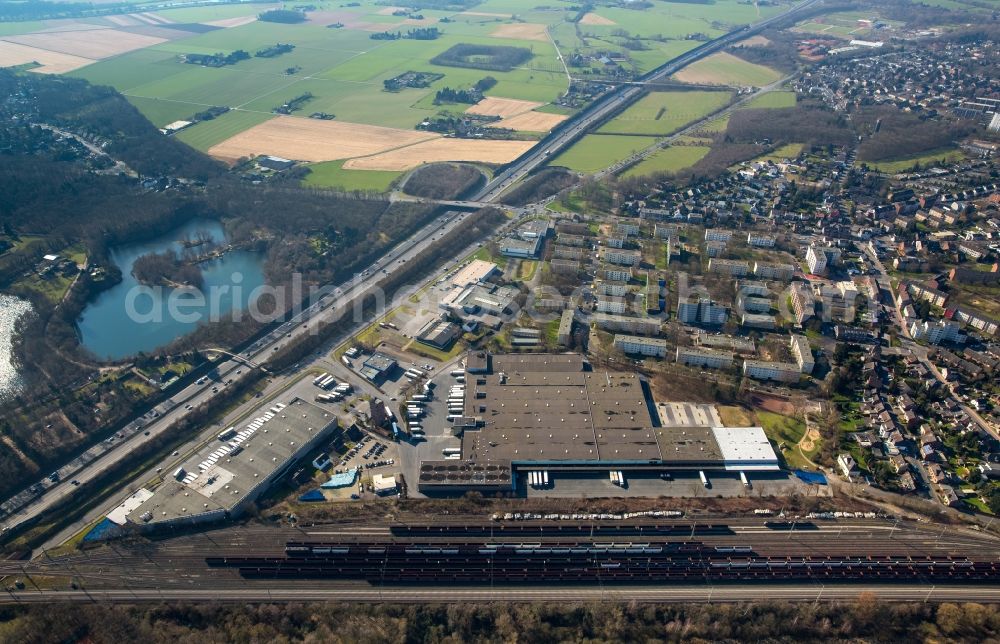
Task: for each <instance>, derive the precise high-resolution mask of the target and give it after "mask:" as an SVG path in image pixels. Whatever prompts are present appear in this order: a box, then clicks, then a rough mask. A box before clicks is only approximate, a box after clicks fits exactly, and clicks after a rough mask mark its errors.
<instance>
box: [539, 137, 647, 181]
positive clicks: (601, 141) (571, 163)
mask: <svg viewBox="0 0 1000 644" xmlns="http://www.w3.org/2000/svg"><path fill="white" fill-rule="evenodd" d="M655 141H656V139H655V138H654V137H651V136H611V135H606V134H588V135H587V136H585V137H583V138H582V139H580V140H579V141H577V142H576V143H574V144H573V146H572V147H571V148H570V149H568V150H566V151H565V152H563V153H562V154H560V155H559V156H557V157H556V158H555V159H553V160H552V162H551V163H550V165H554V166H563V167H566V168H569V169H570V170H576V171H577V172H597V171H598V170H603V169H604V168H606V167H608V166H609V165H611V164H613V163H615V162H616V161H621V160H622V159H624V158H626V157H628V156H629V155H631V154H633V153H635V152H638V151H639V150H642V149H644V148H648V147H649V146H651V145H652V144H653V142H655Z"/></svg>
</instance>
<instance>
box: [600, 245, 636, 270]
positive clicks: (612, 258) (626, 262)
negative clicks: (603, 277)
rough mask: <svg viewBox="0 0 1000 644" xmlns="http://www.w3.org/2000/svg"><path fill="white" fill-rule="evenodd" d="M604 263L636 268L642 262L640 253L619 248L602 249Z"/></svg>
mask: <svg viewBox="0 0 1000 644" xmlns="http://www.w3.org/2000/svg"><path fill="white" fill-rule="evenodd" d="M603 258H604V261H606V262H608V263H609V264H616V265H618V266H638V265H639V262H641V261H642V253H641V252H639V251H637V250H627V249H620V248H604V249H603Z"/></svg>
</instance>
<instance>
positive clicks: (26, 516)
mask: <svg viewBox="0 0 1000 644" xmlns="http://www.w3.org/2000/svg"><path fill="white" fill-rule="evenodd" d="M822 1H823V0H805V1H804V2H801V3H799V4H798V5H796V6H795V7H793V8H792V9H790V10H789V11H787V12H785V13H782V14H780V15H777V16H774V17H772V18H769V19H767V20H764V21H762V22H760V23H757V24H755V25H753V26H751V27H747V28H741V29H739V30H736V31H734V32H731V33H729V34H727V35H725V36H722V37H720V38H718V39H716V40H713V41H710V42H708V43H705V44H703V45H701V46H699V47H697V48H695V49H693V50H691V51H689V52H687V53H685V54H682V55H681V56H679V57H677V58H675V59H673V60H671V61H669V62H667V63H665V64H664V65H662V66H661V67H659V68H657V69H655V70H653V71H652V72H650V73H649V74H647V75H646V76H644V77H643V78H642V79H641V80H643V81H646V82H652V81H656V80H659V79H662V78H665V77H667V76H669V75H671V74H673V73H675V72H677V71H678V70H680V69H682V68H683V67H685V66H687V65H690V64H691V63H693V62H695V61H697V60H700V59H701V58H704V57H705V56H708V55H710V54H712V53H714V52H716V51H718V50H720V49H722V48H724V47H726V46H727V45H729V44H732V43H733V42H737V41H739V40H742V39H744V38H747V37H749V36H750V35H753V34H754V33H757V32H759V31H761V30H763V29H765V28H767V27H769V26H771V25H772V24H774V23H776V22H778V21H782V20H786V19H788V18H789V17H790V16H793V15H796V14H798V13H802V12H804V11H806V10H807V9H809V8H811V7H813V6H814V5H817V4H819V3H821V2H822ZM643 91H644V90H643V88H642V87H641V86H636V85H625V86H622V87H620V88H618V89H616V90H614V91H612V92H610V93H609V94H607V95H605V96H604V97H603V98H601V99H599V100H598V101H597V102H596V103H594V104H593V105H591V106H590V107H588V108H587V109H585V110H584V111H583V112H581V113H580V114H578V115H577V116H575V117H574V118H573V119H571V120H570V121H567V123H568V125H566V126H564V127H563V128H561V129H559V130H557V131H555V132H554V133H553V134H551V135H549V136H548V137H546V138H545V139H543V140H542V141H541V142H540V143H539V145H537V146H535V147H534V148H533V149H532V151H531V152H529V153H527V154H526V155H525V156H523V157H522V158H521V159H519V160H517V161H515V162H514V163H513V164H512V165H511V166H509V167H508V168H506V169H504V170H503V171H502V172H500V173H498V174H497V175H496V177H495V178H494V179H493V180H492V181H490V182H489V183H488V184H487V185H486V186H485V187H483V188H482V189H481V190H480V191H479V193H477V194H476V195H473V196H472V197H470V198H469V199H467V200H465V201H460V202H455V206H456V207H464V208H470V207H474V206H479V205H484V204H487V203H492V202H496V201H497V200H498V199H499V197H500V195H501V194H502V193H503V192H504V191H505V190H506V189H508V188H509V187H510V186H511V185H512V184H513V183H515V182H516V181H518V180H519V179H521V178H523V177H524V176H526V175H527V174H528V173H530V172H531V171H533V170H534V169H535V168H537V167H539V166H540V165H542V164H544V163H545V162H547V161H548V160H549V159H550V158H551V157H553V156H555V155H556V154H558V153H559V152H560V151H562V150H563V149H565V148H566V147H568V146H569V145H571V144H572V143H573V142H575V141H576V139H577V138H578V137H579V136H580V135H582V134H583V133H584V132H586V131H588V130H589V129H590V128H592V127H594V126H596V125H599V124H600V123H601V122H603V120H604V119H605V118H607V117H608V116H610V115H611V114H613V113H615V112H616V111H618V110H620V109H623V108H624V107H626V106H627V105H629V104H630V103H631V102H633V101H635V100H636V99H638V98H639V97H640V96H641V95H642V93H643ZM527 211H528V209H522V212H527ZM469 216H471V215H470V214H469V213H468V212H460V211H448V212H445V213H444V214H442V215H440V216H438V217H436V218H435V219H434V220H433V221H432V222H430V223H429V224H427V225H425V226H424V227H423V228H422V229H420V230H419V231H418V232H417V233H416V234H414V235H413V236H412V237H410V238H409V239H407V240H406V241H404V242H401V243H400V244H399V245H397V246H396V247H395V248H393V249H392V250H390V251H389V252H388V253H387V254H386V255H385V256H383V257H382V258H380V259H379V260H378V261H377V262H376V263H375V264H373V265H372V266H371V267H370V268H368V269H366V270H365V271H363V272H361V273H358V274H356V275H355V276H354V278H353V279H351V280H349V281H348V282H345V283H343V284H340V285H327V286H325V287H324V288H323V289H321V290H320V291H319V292H318V293H317V294H316V297H315V298H313V299H312V300H311V301H310V302H309V303H308V304H307V306H305V308H303V309H302V310H300V311H298V312H297V313H295V314H294V315H292V317H291V318H290V319H288V320H287V321H285V322H284V323H282V324H281V325H279V326H278V327H276V328H274V329H273V330H271V331H270V332H269V333H268V334H267V335H265V336H264V337H262V338H260V339H259V340H257V341H256V342H255V343H254V344H253V345H252V346H251V347H250V348H249V349H247V350H245V351H243V352H242V359H241V358H229V359H227V360H225V361H223V362H221V363H220V364H218V365H217V367H216V369H215V373H214V374H213V378H209V379H208V380H205V381H202V382H193V383H191V384H189V385H188V386H187V387H185V388H184V389H183V390H182V391H180V392H179V393H177V394H174V395H173V396H171V398H170V399H169V400H167V401H165V402H163V403H160V404H159V405H157V406H156V407H155V408H154V409H152V410H150V411H149V412H148V413H147V414H145V415H143V416H140V417H137V418H135V419H134V420H133V421H132V422H131V423H129V424H128V425H127V426H126V427H125V428H124V429H122V430H121V431H120V432H118V433H117V434H116V435H115V436H112V437H110V438H109V439H108V440H107V441H106V442H105V444H102V445H100V446H97V447H95V448H92V449H91V450H89V451H88V454H87V456H86V457H85V458H82V459H81V458H78V459H76V460H75V461H74V462H72V463H70V464H67V465H66V466H63V467H62V468H60V469H59V470H57V471H56V472H54V473H53V476H50V477H46V478H43V479H42V480H40V481H38V482H37V483H35V484H34V485H32V486H30V487H29V488H27V489H25V490H23V491H22V492H20V493H19V494H17V495H15V496H14V497H12V498H11V499H8V500H7V501H6V502H4V503H3V504H0V531H2V532H6V531H8V530H11V529H14V528H16V527H19V526H21V525H22V524H24V523H25V522H30V521H33V520H35V519H36V518H37V517H38V516H39V515H41V514H42V513H44V512H45V511H46V510H48V509H49V508H51V507H53V506H54V505H55V504H57V503H59V502H60V501H62V500H63V499H65V498H67V497H69V496H72V495H73V494H74V493H75V492H76V491H77V490H78V488H79V486H81V485H83V484H85V483H87V482H88V481H91V480H93V479H95V478H97V477H99V476H100V475H101V474H103V473H104V472H105V471H107V470H108V469H109V468H110V467H112V466H113V465H115V464H116V463H118V462H119V461H120V460H121V459H123V458H126V457H127V456H128V455H129V454H130V453H132V452H133V451H134V450H136V449H137V448H138V447H140V446H141V445H142V444H143V443H144V442H146V441H151V440H153V439H155V438H157V437H158V436H160V435H162V434H163V432H165V431H166V430H167V429H168V428H169V427H170V426H171V425H172V424H173V423H174V422H175V421H177V420H178V419H180V418H183V417H184V416H186V415H188V414H189V413H190V412H191V411H192V410H194V409H196V408H197V407H198V406H199V405H201V404H203V403H205V402H207V401H209V400H210V399H211V397H212V396H213V395H215V393H216V391H213V387H219V386H226V385H229V384H231V383H232V382H234V381H235V380H238V379H240V378H242V377H246V376H247V375H248V373H249V371H250V369H252V368H253V367H251V366H249V365H248V362H249V363H254V364H260V365H265V366H266V363H267V361H268V359H269V358H270V356H271V355H273V354H274V352H276V351H277V350H278V349H280V348H281V347H282V346H283V345H284V344H286V343H289V342H293V341H294V340H295V339H297V338H298V337H301V336H302V335H304V334H307V333H311V332H314V331H315V329H316V328H317V326H318V325H319V324H320V323H321V322H324V321H329V320H331V319H337V317H339V316H340V315H343V314H344V313H347V312H350V311H352V307H354V306H355V304H356V303H360V302H361V301H363V299H364V298H365V297H366V296H367V295H369V294H370V293H372V292H374V291H375V290H376V288H377V287H378V284H379V282H380V281H381V280H382V279H384V278H386V277H387V276H390V275H392V274H393V273H394V272H396V271H397V270H399V269H400V268H401V267H402V266H403V264H404V263H405V262H406V261H407V260H409V259H412V258H413V257H416V256H417V255H419V254H420V253H421V252H422V251H423V250H425V249H426V248H428V247H429V246H430V245H431V244H432V243H433V242H434V241H435V240H436V239H438V238H440V236H441V235H443V234H445V233H446V232H448V231H450V230H451V229H452V228H454V227H455V226H456V225H458V224H459V223H461V222H462V221H464V220H465V218H466V217H469ZM448 261H451V258H443V260H442V263H445V262H448ZM366 325H367V322H364V321H360V320H359V322H358V324H357V328H355V329H352V330H351V331H350V332H349V333H345V334H344V335H345V337H349V336H350V335H351V333H354V332H356V331H358V330H361V329H362V328H364V326H366ZM282 377H283V378H288V377H290V376H288V375H286V376H282ZM251 404H252V403H251Z"/></svg>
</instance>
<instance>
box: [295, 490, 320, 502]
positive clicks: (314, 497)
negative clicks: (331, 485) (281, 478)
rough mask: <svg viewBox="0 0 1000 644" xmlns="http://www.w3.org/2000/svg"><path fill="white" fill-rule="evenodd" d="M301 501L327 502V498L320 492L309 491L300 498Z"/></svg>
mask: <svg viewBox="0 0 1000 644" xmlns="http://www.w3.org/2000/svg"><path fill="white" fill-rule="evenodd" d="M299 501H302V502H307V501H326V497H325V496H323V493H322V492H320V491H319V490H309V491H308V492H306V493H305V494H303V495H302V496H300V497H299Z"/></svg>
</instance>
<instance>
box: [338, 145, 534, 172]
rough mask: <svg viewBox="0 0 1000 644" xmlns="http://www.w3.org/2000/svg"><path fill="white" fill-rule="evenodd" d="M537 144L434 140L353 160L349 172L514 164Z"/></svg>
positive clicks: (349, 163)
mask: <svg viewBox="0 0 1000 644" xmlns="http://www.w3.org/2000/svg"><path fill="white" fill-rule="evenodd" d="M536 143H537V142H536V141H496V140H484V139H444V138H439V139H433V140H430V141H423V142H421V143H417V144H415V145H408V146H405V147H399V148H397V149H395V150H389V151H387V152H382V153H379V154H374V155H371V156H367V157H360V158H354V159H349V160H348V161H346V162H344V168H345V169H349V170H400V171H401V170H409V169H411V168H415V167H417V166H419V165H423V164H425V163H436V162H438V161H469V162H480V163H510V162H511V161H513V160H514V159H516V158H517V157H519V156H521V155H522V154H524V153H525V152H527V151H528V150H530V149H531V148H532V147H534V145H535V144H536Z"/></svg>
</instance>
